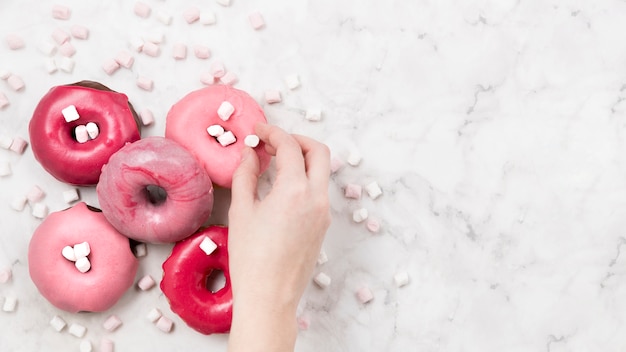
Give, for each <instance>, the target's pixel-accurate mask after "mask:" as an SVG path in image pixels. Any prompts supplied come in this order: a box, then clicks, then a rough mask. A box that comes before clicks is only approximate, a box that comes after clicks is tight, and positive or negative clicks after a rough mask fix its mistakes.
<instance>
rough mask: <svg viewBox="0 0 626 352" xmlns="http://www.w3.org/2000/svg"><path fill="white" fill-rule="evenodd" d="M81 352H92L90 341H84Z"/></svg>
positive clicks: (81, 344)
mask: <svg viewBox="0 0 626 352" xmlns="http://www.w3.org/2000/svg"><path fill="white" fill-rule="evenodd" d="M79 348H80V352H91V351H92V347H91V342H90V341H89V340H82V341H81V342H80V347H79Z"/></svg>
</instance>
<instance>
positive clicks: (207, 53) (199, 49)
mask: <svg viewBox="0 0 626 352" xmlns="http://www.w3.org/2000/svg"><path fill="white" fill-rule="evenodd" d="M193 52H194V54H195V55H196V57H197V58H198V59H208V58H210V57H211V50H210V49H209V47H207V46H204V45H196V47H195V48H194V50H193Z"/></svg>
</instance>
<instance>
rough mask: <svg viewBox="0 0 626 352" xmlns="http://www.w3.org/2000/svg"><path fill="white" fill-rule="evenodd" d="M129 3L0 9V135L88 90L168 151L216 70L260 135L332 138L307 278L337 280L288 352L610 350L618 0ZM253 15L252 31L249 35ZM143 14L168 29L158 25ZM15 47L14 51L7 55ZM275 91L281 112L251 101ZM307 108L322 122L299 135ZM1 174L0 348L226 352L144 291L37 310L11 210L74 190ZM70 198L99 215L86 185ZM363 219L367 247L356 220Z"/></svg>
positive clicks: (625, 199) (144, 263) (614, 324)
mask: <svg viewBox="0 0 626 352" xmlns="http://www.w3.org/2000/svg"><path fill="white" fill-rule="evenodd" d="M144 2H145V3H146V4H148V5H149V6H150V7H151V8H152V14H151V15H150V17H149V18H147V19H143V18H140V17H137V16H136V15H135V14H134V13H133V6H134V4H135V2H134V1H121V0H115V1H110V0H91V1H84V0H55V1H35V0H28V1H23V0H20V1H18V0H3V1H1V2H0V35H1V37H2V38H0V69H6V70H9V71H10V72H12V73H14V74H17V75H19V76H20V77H22V79H23V80H24V82H25V89H24V90H23V91H19V92H15V91H13V90H12V89H11V87H10V86H9V85H8V84H7V82H4V81H0V92H2V93H3V94H5V95H6V97H7V98H8V100H9V101H10V105H9V106H7V107H5V108H3V109H1V110H0V134H2V135H5V136H9V137H22V138H25V139H28V121H29V119H30V115H31V114H32V111H33V109H34V107H35V105H36V104H37V102H38V101H39V99H40V98H41V96H43V94H45V92H46V91H47V90H48V89H49V88H50V87H52V86H54V85H58V84H65V83H71V82H74V81H78V80H82V79H91V80H96V81H99V82H101V83H104V84H106V85H108V86H110V87H111V88H112V89H115V90H118V91H121V92H124V93H126V94H127V95H128V96H129V98H130V100H131V102H132V103H133V104H134V105H135V106H136V107H137V108H138V109H142V108H149V109H151V110H152V111H153V112H154V114H155V116H156V123H155V124H154V125H153V126H151V127H148V128H146V129H145V130H144V133H143V135H144V136H147V135H163V132H164V126H165V123H164V118H165V115H166V113H167V111H168V109H169V107H170V106H171V105H172V104H173V103H175V102H176V101H177V100H178V99H180V98H181V97H182V96H183V95H184V94H186V93H188V92H190V91H191V90H194V89H197V88H200V87H202V83H200V81H199V77H200V76H201V74H202V73H205V72H207V71H208V68H209V66H210V64H211V63H212V62H214V61H217V60H221V61H222V62H224V63H225V65H226V68H227V69H228V70H229V71H232V72H234V73H235V74H236V75H237V76H238V77H239V82H238V83H237V84H236V87H237V88H240V89H243V90H246V91H248V92H249V93H250V94H251V95H252V96H254V97H255V98H257V99H258V101H259V102H260V103H261V104H262V105H263V107H264V109H265V112H266V114H267V117H268V119H269V121H270V122H271V123H275V124H278V125H280V126H282V127H284V128H285V129H287V130H289V131H292V132H298V133H303V134H306V135H309V136H312V137H315V138H317V139H320V140H322V141H324V142H326V143H327V144H328V145H329V146H330V147H331V149H332V152H333V154H334V155H335V156H336V157H338V158H341V159H343V160H346V158H347V157H348V156H349V155H350V153H357V152H358V153H359V154H360V155H361V156H362V161H361V163H360V164H359V165H358V166H356V167H352V166H349V165H346V166H345V167H343V168H342V169H341V170H340V171H338V172H337V173H336V174H335V175H334V176H333V179H332V180H333V182H332V184H331V189H330V192H331V201H332V211H333V223H332V225H331V228H330V230H329V232H328V236H327V239H326V241H325V243H324V249H325V251H326V252H327V253H328V257H329V261H328V262H327V263H325V264H323V265H321V266H319V267H318V268H317V271H318V272H319V271H323V272H325V273H327V274H328V275H329V276H330V277H331V278H332V283H331V285H330V287H328V288H327V289H324V290H323V289H320V288H318V287H316V286H315V285H313V284H312V285H311V287H310V288H309V289H308V290H307V292H306V294H305V296H304V298H303V301H302V305H301V308H302V309H301V317H303V318H304V319H309V320H310V326H309V328H308V329H306V330H302V331H301V332H300V335H299V340H298V345H297V351H301V352H305V351H421V352H426V351H546V350H547V351H553V352H554V351H605V352H609V351H623V350H624V349H626V342H625V341H626V340H625V339H624V336H626V325H625V323H624V321H625V320H626V276H625V275H626V258H624V257H623V256H622V255H621V251H622V250H623V249H624V248H626V247H625V245H626V235H625V234H624V228H626V157H624V156H622V153H624V155H626V144H625V142H626V139H625V134H626V131H625V126H626V114H625V112H626V111H625V110H626V104H625V103H624V101H625V100H626V92H625V87H626V38H625V33H626V21H624V18H626V3H625V2H623V1H613V0H611V1H609V0H598V1H573V0H572V1H557V0H550V1H544V0H530V1H526V0H524V1H519V0H515V1H513V0H499V1H463V2H459V1H453V0H441V1H425V0H419V1H412V0H399V1H393V2H385V1H377V2H370V1H358V0H347V1H332V0H319V1H306V0H293V1H274V0H260V1H244V0H233V2H232V5H231V6H230V7H223V6H220V5H219V4H218V3H217V2H215V1H200V0H186V1H176V2H175V1H159V0H144ZM53 4H61V5H66V6H68V7H69V8H71V10H72V14H71V18H70V19H69V20H67V21H62V20H57V19H54V18H52V16H51V8H52V6H53ZM192 6H197V7H199V8H200V9H202V10H203V11H213V12H214V13H215V15H216V18H217V23H216V24H215V25H208V26H205V25H202V24H200V23H194V24H187V23H186V22H185V21H184V20H183V17H182V13H183V12H184V11H185V10H186V9H188V8H190V7H192ZM254 11H259V12H260V13H261V14H262V15H263V17H264V19H265V21H266V24H267V25H266V27H265V28H263V29H262V30H259V31H255V30H253V29H252V28H251V26H250V25H249V23H248V20H247V17H248V15H249V14H251V13H252V12H254ZM158 12H162V13H164V14H170V15H172V16H173V20H172V23H171V25H169V26H166V25H164V24H162V23H160V22H159V21H158V20H157V13H158ZM75 24H80V25H84V26H86V27H87V28H89V30H90V36H89V39H88V40H85V41H81V40H77V39H72V40H71V43H72V44H73V45H74V46H75V48H76V50H77V52H76V54H75V55H74V57H73V60H75V63H76V65H75V67H74V69H73V71H72V72H71V73H67V72H56V73H54V74H48V73H47V72H46V70H45V68H44V62H45V60H46V58H47V57H46V56H45V55H43V54H42V53H41V52H39V51H38V49H37V47H38V46H39V45H40V43H41V42H43V41H51V38H50V35H51V33H52V31H53V30H54V29H55V28H57V27H58V28H61V29H63V30H69V28H70V27H71V26H72V25H75ZM10 33H14V34H17V35H18V36H20V37H21V38H22V39H23V40H24V42H25V47H24V48H23V49H19V50H9V48H8V46H7V45H6V42H5V37H6V36H7V35H8V34H10ZM158 33H162V34H163V35H164V37H165V42H164V43H163V44H161V54H160V56H159V57H156V58H153V57H149V56H147V55H145V54H140V53H135V54H134V57H135V64H134V65H133V67H132V69H130V70H129V69H120V70H119V71H117V72H116V73H114V74H113V75H112V76H108V75H107V74H106V73H104V71H103V70H102V68H101V66H102V63H103V61H104V60H105V59H106V58H111V57H113V56H115V54H117V52H119V51H120V50H124V49H128V47H129V46H128V45H129V44H128V43H129V41H130V40H132V39H133V38H139V37H141V36H144V35H150V34H158ZM175 43H184V44H187V45H189V47H190V48H192V47H193V46H194V45H197V44H203V45H206V46H208V47H210V49H211V51H212V57H211V58H210V59H208V60H200V59H198V58H196V57H194V55H193V53H192V50H190V53H189V56H188V57H187V58H186V59H185V60H179V61H177V60H174V59H173V58H172V48H173V46H174V44H175ZM54 57H55V58H57V59H60V58H61V55H60V54H58V53H57V54H56V55H55V56H54ZM291 74H298V75H299V77H300V79H301V82H302V85H301V87H299V88H297V89H295V90H289V89H288V88H287V87H286V86H285V83H284V81H283V79H284V78H285V77H286V76H288V75H291ZM140 75H142V76H146V77H149V78H151V79H153V80H154V89H153V91H151V92H146V91H143V90H141V89H139V88H138V87H137V86H136V84H135V81H136V79H137V77H138V76H140ZM269 89H277V90H280V91H281V93H282V95H283V102H282V103H279V104H275V105H268V104H266V103H264V102H263V99H262V96H263V93H264V92H265V91H266V90H269ZM312 108H320V109H321V110H322V112H323V118H322V121H319V122H310V121H307V120H306V119H305V118H304V114H305V111H306V110H307V109H312ZM4 162H8V163H9V164H10V166H11V169H12V174H11V175H9V176H5V177H1V178H0V190H1V191H0V268H2V267H11V268H12V270H13V279H12V280H11V281H9V282H8V283H5V284H0V297H17V299H18V300H19V303H18V306H17V309H16V310H15V311H14V312H3V311H1V310H0V331H1V333H0V335H1V337H0V351H78V350H79V343H80V339H78V338H75V337H73V336H71V335H69V334H68V333H67V330H65V331H63V332H61V333H57V332H56V331H54V330H53V329H52V328H51V327H50V325H49V320H50V319H51V318H52V316H54V315H56V314H58V315H60V316H62V317H63V318H64V319H65V320H66V321H67V322H76V323H81V324H84V325H85V326H87V327H88V332H87V334H86V336H85V339H88V340H90V341H91V342H92V343H93V344H94V346H95V350H98V345H99V343H100V340H101V339H102V338H109V339H111V340H113V341H115V344H116V351H200V350H204V351H223V350H225V346H226V340H227V336H224V335H221V336H219V335H218V336H204V335H200V334H198V333H196V332H194V331H193V330H191V329H190V328H188V327H187V326H186V325H185V324H184V322H182V321H181V320H180V319H179V318H178V317H177V316H175V314H174V313H172V312H171V311H170V310H169V306H168V303H167V300H166V299H165V297H164V296H163V295H162V293H161V292H160V291H159V289H158V288H155V289H153V290H151V291H148V292H139V291H137V290H134V289H132V290H130V291H129V292H128V293H127V294H126V295H125V296H124V297H123V298H122V300H121V301H120V302H119V303H118V304H117V305H116V306H114V307H113V308H112V309H111V310H110V311H109V312H106V313H98V314H94V313H85V314H68V313H65V312H62V311H59V310H57V309H56V308H54V307H53V306H51V305H50V304H49V303H48V302H46V301H45V300H44V299H43V298H42V297H41V296H40V295H39V293H38V292H37V290H36V288H35V286H34V285H33V283H32V282H31V281H30V278H29V276H28V267H27V266H28V265H27V248H28V242H29V239H30V236H31V234H32V232H33V231H34V229H35V228H36V227H37V225H38V224H39V223H40V220H38V219H35V218H34V217H33V216H32V215H31V211H30V208H28V207H27V208H26V209H25V210H24V211H22V212H16V211H14V210H12V209H11V207H10V204H11V202H12V201H13V200H14V199H15V198H16V197H19V196H21V195H24V194H25V193H26V192H28V191H29V189H30V188H31V187H33V186H34V185H39V186H40V187H41V188H42V189H43V190H44V191H45V192H46V197H45V198H44V200H43V202H44V203H45V204H46V205H47V206H48V207H49V208H50V211H57V210H61V209H63V208H65V207H67V204H65V203H64V202H63V199H62V197H61V192H62V191H64V190H67V189H69V188H70V186H68V185H65V184H62V183H60V182H58V181H56V180H55V179H53V178H52V177H51V176H49V175H48V174H47V173H46V172H45V171H44V170H43V169H42V168H41V167H40V166H39V164H38V163H37V162H36V161H35V160H34V157H33V155H32V152H31V150H30V148H27V149H26V151H25V153H24V154H23V155H18V154H16V153H13V152H10V151H7V150H3V149H0V163H4ZM271 174H272V172H271V171H270V172H269V176H266V178H265V179H266V180H269V179H271ZM372 181H377V182H378V183H379V184H380V185H381V187H382V189H383V195H382V196H381V197H380V198H378V199H376V200H372V199H370V198H369V197H368V196H367V195H365V196H363V198H362V199H361V200H348V199H346V198H345V197H344V196H343V188H344V187H345V185H347V184H349V183H354V184H360V185H365V184H368V183H369V182H372ZM80 191H81V195H82V199H83V200H85V201H87V202H88V203H90V204H93V205H97V199H96V197H95V194H94V190H93V189H89V188H82V189H81V190H80ZM227 206H228V194H227V192H222V194H218V202H217V204H216V210H215V215H214V217H213V221H215V222H219V221H225V219H224V217H225V214H226V208H227ZM361 207H364V208H366V209H368V211H369V214H370V217H371V218H372V219H376V220H379V221H380V222H381V224H382V228H381V231H380V233H378V234H373V233H370V232H369V231H368V230H367V229H366V226H365V224H363V223H361V224H356V223H354V222H353V221H352V219H351V218H352V211H353V210H355V209H358V208H361ZM170 248H171V247H170V246H156V245H151V246H149V248H148V250H149V255H148V256H147V257H146V258H143V259H141V262H140V269H139V272H138V277H140V275H141V276H142V275H145V274H151V275H153V276H154V277H157V278H159V277H160V275H161V268H160V265H161V263H162V261H163V260H164V259H165V258H166V257H167V255H168V252H169V249H170ZM398 272H407V273H408V274H409V276H410V283H409V284H408V285H407V286H404V287H402V288H397V287H396V286H395V285H394V283H393V276H394V274H396V273H398ZM260 279H262V278H260ZM361 287H369V288H370V289H371V290H372V292H373V293H374V299H373V300H372V301H371V302H369V303H367V304H361V303H359V302H358V301H357V299H356V298H355V292H356V291H357V290H358V289H359V288H361ZM0 300H1V299H0ZM0 303H1V302H0ZM259 303H260V304H267V303H263V302H259ZM153 307H158V308H160V309H161V310H163V311H164V312H165V313H166V314H167V315H168V316H170V317H171V318H173V319H174V321H175V329H174V331H173V332H172V333H170V334H165V333H162V332H161V331H159V330H158V329H156V327H154V326H153V325H152V324H151V323H150V322H148V321H147V320H146V319H145V315H146V314H147V312H148V310H150V309H151V308H153ZM110 314H117V315H118V316H119V317H120V318H121V319H122V320H123V322H124V324H123V325H122V327H121V328H120V329H119V330H117V331H115V332H113V333H110V332H107V331H105V330H104V329H103V328H102V322H103V321H104V319H105V318H106V317H107V316H108V315H110ZM251 343H253V342H251Z"/></svg>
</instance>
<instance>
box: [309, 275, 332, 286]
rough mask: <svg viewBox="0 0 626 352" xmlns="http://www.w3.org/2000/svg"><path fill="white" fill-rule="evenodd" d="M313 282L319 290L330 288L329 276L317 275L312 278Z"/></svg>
mask: <svg viewBox="0 0 626 352" xmlns="http://www.w3.org/2000/svg"><path fill="white" fill-rule="evenodd" d="M313 281H315V283H316V284H317V285H318V286H319V287H321V288H326V287H328V286H330V281H331V280H330V276H328V275H326V274H324V273H319V274H317V275H316V276H315V277H314V278H313Z"/></svg>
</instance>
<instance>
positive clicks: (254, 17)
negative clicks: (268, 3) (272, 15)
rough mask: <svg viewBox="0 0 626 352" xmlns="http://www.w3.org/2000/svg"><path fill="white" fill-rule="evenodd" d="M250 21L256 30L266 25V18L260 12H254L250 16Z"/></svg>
mask: <svg viewBox="0 0 626 352" xmlns="http://www.w3.org/2000/svg"><path fill="white" fill-rule="evenodd" d="M248 21H250V25H251V26H252V28H254V30H259V29H261V28H263V27H265V20H264V19H263V16H262V15H261V13H260V12H253V13H251V14H250V15H249V16H248Z"/></svg>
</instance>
